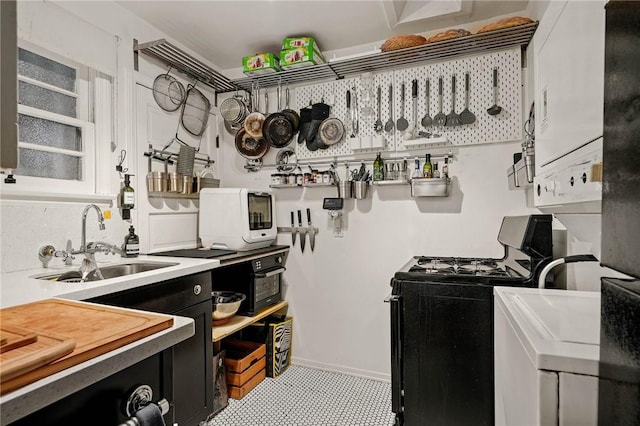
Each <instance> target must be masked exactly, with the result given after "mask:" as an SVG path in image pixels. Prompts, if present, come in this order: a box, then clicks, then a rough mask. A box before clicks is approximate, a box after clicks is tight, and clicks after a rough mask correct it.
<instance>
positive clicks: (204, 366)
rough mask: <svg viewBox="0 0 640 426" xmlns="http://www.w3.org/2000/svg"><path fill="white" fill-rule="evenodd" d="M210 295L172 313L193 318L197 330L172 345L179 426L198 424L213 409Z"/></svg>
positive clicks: (174, 399) (176, 414) (174, 396)
mask: <svg viewBox="0 0 640 426" xmlns="http://www.w3.org/2000/svg"><path fill="white" fill-rule="evenodd" d="M211 309H212V305H211V299H209V301H208V302H202V303H199V304H197V305H195V306H192V307H189V308H186V309H183V310H180V311H178V312H176V313H175V315H178V316H182V317H189V318H193V319H194V321H195V327H196V334H195V335H194V336H193V337H191V338H190V339H188V340H185V341H183V342H180V343H179V344H177V345H176V346H174V348H173V401H174V403H175V421H176V423H178V425H180V426H190V425H197V424H198V423H199V422H201V421H203V420H205V419H206V418H207V416H208V415H209V414H210V413H211V411H212V410H213V408H212V407H213V365H212V363H213V346H212V345H213V343H212V340H211Z"/></svg>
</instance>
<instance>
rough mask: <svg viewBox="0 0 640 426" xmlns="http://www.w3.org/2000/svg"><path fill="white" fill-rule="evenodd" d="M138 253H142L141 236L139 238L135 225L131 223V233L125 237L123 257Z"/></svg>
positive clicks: (134, 255)
mask: <svg viewBox="0 0 640 426" xmlns="http://www.w3.org/2000/svg"><path fill="white" fill-rule="evenodd" d="M138 254H140V238H138V236H137V235H136V232H135V229H134V228H133V225H131V226H130V227H129V233H128V234H127V235H125V237H124V244H123V245H122V257H137V256H138Z"/></svg>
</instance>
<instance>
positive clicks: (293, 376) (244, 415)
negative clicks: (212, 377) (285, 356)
mask: <svg viewBox="0 0 640 426" xmlns="http://www.w3.org/2000/svg"><path fill="white" fill-rule="evenodd" d="M276 425H277V426H304V425H308V426H356V425H359V426H391V425H393V413H392V412H391V386H390V385H389V383H384V382H379V381H376V380H369V379H364V378H361V377H354V376H350V375H347V374H340V373H334V372H331V371H324V370H317V369H313V368H306V367H299V366H295V365H292V366H291V367H289V368H288V369H287V371H285V372H284V373H283V374H282V375H281V376H280V377H278V378H276V379H271V378H268V377H267V378H266V379H264V380H263V381H262V382H261V383H260V384H259V385H258V386H256V387H255V388H254V389H253V390H252V391H251V392H250V393H249V394H248V395H247V396H245V397H244V398H243V399H241V400H235V399H229V405H228V406H227V407H226V408H225V409H224V410H222V411H221V412H220V413H218V414H217V415H216V416H215V417H214V418H213V419H211V420H210V421H209V422H208V423H203V426H276Z"/></svg>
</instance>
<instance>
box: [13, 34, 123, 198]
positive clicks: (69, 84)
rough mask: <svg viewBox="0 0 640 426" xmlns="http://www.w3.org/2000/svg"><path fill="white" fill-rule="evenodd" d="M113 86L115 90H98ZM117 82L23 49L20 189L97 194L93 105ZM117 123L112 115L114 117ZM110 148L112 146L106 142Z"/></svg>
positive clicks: (20, 58) (16, 172) (20, 69)
mask: <svg viewBox="0 0 640 426" xmlns="http://www.w3.org/2000/svg"><path fill="white" fill-rule="evenodd" d="M104 81H107V82H108V88H109V90H108V91H107V92H105V91H104V90H96V87H97V86H99V85H100V84H101V82H104ZM110 89H111V81H110V78H108V77H107V78H105V77H104V76H103V75H100V74H99V73H98V72H96V71H95V70H92V69H91V68H89V67H86V66H83V65H80V64H77V63H74V62H72V61H70V60H67V59H65V58H61V57H58V56H57V55H54V54H52V53H48V52H45V51H43V50H41V49H38V48H36V47H28V48H24V47H20V48H19V49H18V168H17V169H15V170H14V172H13V173H14V175H15V176H16V179H17V181H18V183H17V185H16V189H20V190H21V191H27V192H30V191H32V192H47V193H49V192H54V193H76V194H94V193H96V143H95V140H96V134H95V133H96V132H95V122H96V121H97V120H100V118H98V117H95V114H94V108H93V106H94V105H96V104H97V102H99V101H100V100H99V99H97V97H98V96H100V95H102V96H107V97H108V103H109V105H110V104H111V93H110ZM108 115H109V117H108V118H107V121H108V122H111V111H109V112H108ZM105 143H107V144H108V143H109V141H105Z"/></svg>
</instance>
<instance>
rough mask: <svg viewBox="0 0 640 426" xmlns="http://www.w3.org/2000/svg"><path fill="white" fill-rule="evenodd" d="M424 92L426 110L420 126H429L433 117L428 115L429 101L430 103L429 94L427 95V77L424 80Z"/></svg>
mask: <svg viewBox="0 0 640 426" xmlns="http://www.w3.org/2000/svg"><path fill="white" fill-rule="evenodd" d="M425 94H426V98H425V107H426V108H427V112H426V113H425V116H424V117H422V123H421V124H422V127H429V126H431V123H433V119H432V118H431V116H430V115H429V103H430V99H431V98H430V96H429V79H427V80H426V85H425Z"/></svg>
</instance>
